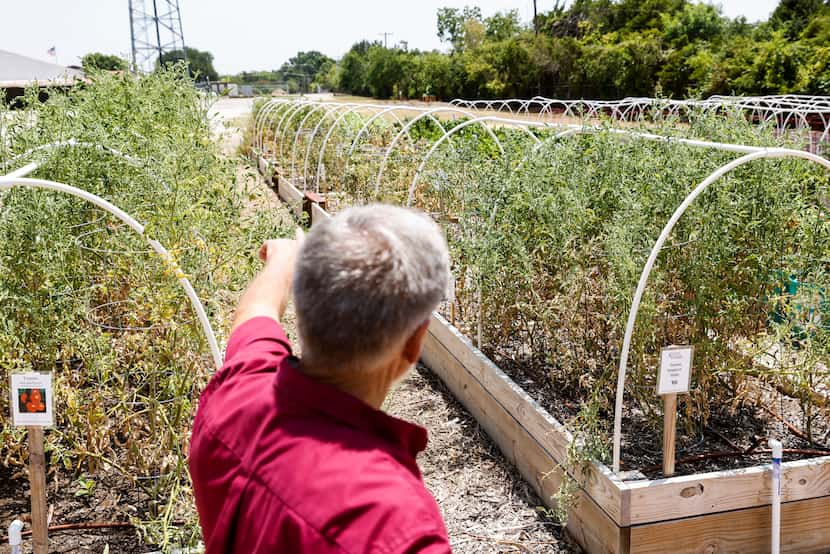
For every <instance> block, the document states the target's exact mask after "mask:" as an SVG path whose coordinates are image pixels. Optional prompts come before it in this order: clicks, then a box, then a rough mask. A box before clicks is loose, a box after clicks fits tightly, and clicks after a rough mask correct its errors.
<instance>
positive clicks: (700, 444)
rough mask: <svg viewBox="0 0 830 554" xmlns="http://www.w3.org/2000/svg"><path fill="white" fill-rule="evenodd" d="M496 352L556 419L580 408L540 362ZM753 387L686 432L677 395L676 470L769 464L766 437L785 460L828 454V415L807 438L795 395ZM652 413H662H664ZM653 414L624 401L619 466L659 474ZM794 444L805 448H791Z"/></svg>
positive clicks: (657, 435) (610, 416)
mask: <svg viewBox="0 0 830 554" xmlns="http://www.w3.org/2000/svg"><path fill="white" fill-rule="evenodd" d="M495 358H496V360H495V361H496V364H497V365H498V366H499V367H501V368H502V369H503V370H504V371H505V372H506V373H507V374H508V375H509V376H510V377H511V378H512V379H513V380H515V381H516V382H517V383H518V384H519V385H520V386H521V387H522V388H523V389H525V390H526V391H527V392H528V393H529V394H530V395H531V396H532V397H533V398H534V399H535V400H536V401H537V402H539V403H540V404H541V405H542V406H543V407H544V408H545V409H546V410H548V412H550V413H551V415H553V416H554V417H555V418H556V419H558V420H559V421H561V422H563V423H567V422H568V421H570V420H571V419H572V418H573V417H574V416H576V414H577V413H578V412H579V409H580V399H579V398H575V397H574V395H568V394H563V392H567V391H561V390H557V388H556V386H555V384H554V383H553V381H552V380H551V379H550V377H549V371H548V368H547V367H546V366H545V365H544V364H541V363H537V362H528V361H516V360H513V359H510V358H502V357H498V356H496V357H495ZM752 389H753V390H751V391H750V392H749V393H748V394H746V396H745V398H744V401H743V402H742V403H740V404H738V405H736V406H731V405H726V406H713V408H712V409H713V412H712V414H711V415H710V418H709V421H708V423H707V425H706V427H705V428H704V430H703V432H702V433H701V432H697V433H694V434H690V433H688V432H685V429H687V428H693V427H696V425H691V422H689V421H688V420H687V418H686V417H685V416H684V415H683V399H682V396H680V397H679V406H678V422H677V425H678V430H677V450H676V458H677V464H676V472H675V475H691V474H694V473H704V472H709V471H720V470H728V469H739V468H745V467H752V466H757V465H761V464H768V463H770V457H771V456H770V452H769V447H768V446H767V439H768V438H777V439H778V440H780V441H781V442H782V443H783V445H784V448H785V452H784V461H789V460H800V459H806V458H813V457H816V456H822V455H827V456H830V447H828V442H829V441H830V420H828V419H827V417H816V418H815V419H814V421H813V423H812V432H813V435H812V436H813V442H812V443H811V442H809V441H808V440H805V438H803V437H799V436H797V433H798V431H800V430H803V429H804V428H805V422H804V417H803V414H802V410H801V409H800V408H799V404H798V401H797V400H795V399H793V398H790V397H788V396H786V395H783V394H781V393H779V392H778V391H776V390H774V389H773V388H772V387H770V386H769V385H767V384H765V383H763V382H761V381H755V383H754V386H753V387H752ZM762 406H763V407H762ZM764 407H765V408H764ZM773 414H775V415H777V416H780V418H779V417H775V415H773ZM656 415H657V416H660V417H662V414H656ZM603 417H604V418H605V422H606V423H607V426H608V430H609V431H608V432H609V435H610V432H611V431H610V430H611V428H612V425H613V413H607V414H603ZM654 418H655V415H654V414H652V415H651V417H649V416H647V415H646V414H644V413H643V412H641V411H639V410H636V409H635V410H632V409H631V408H630V404H629V405H626V408H625V411H624V415H623V422H622V427H623V436H622V441H621V456H622V460H621V466H622V469H623V470H624V471H628V470H637V471H640V472H642V473H643V474H644V475H645V476H646V477H648V478H651V479H656V478H660V477H662V476H663V475H662V459H663V455H662V435H661V429H662V427H661V425H662V424H661V423H660V420H655V419H654ZM782 419H783V420H785V421H787V422H788V423H789V424H790V426H792V427H794V428H795V429H796V431H793V430H792V429H790V427H788V425H787V424H785V423H784V422H783V421H782ZM655 429H657V431H655ZM787 449H789V450H791V451H790V452H788V451H787ZM796 450H801V451H803V452H794V451H796Z"/></svg>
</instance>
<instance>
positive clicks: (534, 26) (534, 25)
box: [533, 0, 539, 36]
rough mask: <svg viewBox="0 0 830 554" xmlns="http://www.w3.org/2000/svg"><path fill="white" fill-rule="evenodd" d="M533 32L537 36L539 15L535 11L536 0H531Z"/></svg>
mask: <svg viewBox="0 0 830 554" xmlns="http://www.w3.org/2000/svg"><path fill="white" fill-rule="evenodd" d="M533 32H534V33H536V36H539V16H538V14H537V13H536V0H533Z"/></svg>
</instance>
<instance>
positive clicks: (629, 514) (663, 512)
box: [257, 157, 830, 553]
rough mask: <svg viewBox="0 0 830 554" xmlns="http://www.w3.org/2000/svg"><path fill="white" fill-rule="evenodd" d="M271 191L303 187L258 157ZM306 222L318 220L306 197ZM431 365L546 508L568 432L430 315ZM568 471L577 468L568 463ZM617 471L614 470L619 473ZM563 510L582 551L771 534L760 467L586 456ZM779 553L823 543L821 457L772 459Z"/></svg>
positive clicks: (299, 198) (723, 547)
mask: <svg viewBox="0 0 830 554" xmlns="http://www.w3.org/2000/svg"><path fill="white" fill-rule="evenodd" d="M257 162H258V165H259V167H260V170H261V171H263V173H264V174H266V175H271V178H272V179H273V182H274V185H275V186H276V188H277V190H278V192H279V194H280V197H281V198H282V199H283V200H284V201H285V202H287V203H288V204H289V205H291V206H292V207H293V208H294V210H295V212H296V213H298V214H299V213H301V212H302V206H303V198H304V196H305V195H304V193H303V192H302V191H301V190H300V189H299V188H298V187H296V186H295V185H294V184H292V182H291V181H290V180H289V179H287V178H286V177H285V176H283V175H281V173H280V171H279V170H278V169H277V170H276V171H273V172H272V171H271V166H270V165H269V163H268V161H267V160H265V159H264V158H262V157H259V159H258V160H257ZM306 205H307V208H308V213H309V217H310V220H311V223H312V224H314V223H316V222H317V221H319V220H320V219H321V218H326V217H328V213H327V212H326V211H325V210H323V209H322V208H320V207H319V205H317V204H315V203H313V202H312V203H310V204H309V203H306ZM423 361H424V363H425V364H426V365H427V366H428V367H429V368H430V369H431V370H432V371H433V372H435V373H436V374H437V375H438V376H439V377H440V378H441V379H442V380H443V381H444V382H445V383H446V384H447V386H448V387H449V389H450V390H451V391H452V392H453V394H454V395H455V396H456V397H457V398H458V399H459V400H460V401H461V402H462V404H464V406H465V407H466V408H467V409H468V410H469V411H470V413H471V414H472V415H473V416H474V417H475V418H476V419H477V420H478V421H479V423H480V424H481V425H482V427H483V428H484V429H485V430H486V431H487V433H488V434H489V435H490V437H491V438H492V439H493V440H494V441H495V442H496V443H497V444H498V445H499V448H500V449H501V451H502V452H503V453H504V455H505V456H506V457H507V458H508V459H509V460H510V461H511V462H512V463H513V464H514V465H515V466H516V468H517V469H518V470H519V471H520V472H521V474H522V475H523V476H524V478H525V479H526V480H527V481H528V482H529V483H530V484H531V485H532V486H533V487H534V489H535V490H536V492H537V493H538V494H539V496H540V497H541V498H542V499H543V501H544V502H545V503H546V504H547V505H548V506H549V507H551V508H554V507H555V501H554V495H555V493H556V492H557V490H558V489H559V486H560V483H561V481H562V478H563V467H564V466H565V464H566V458H567V452H568V447H569V445H570V444H571V442H572V441H573V437H572V435H571V433H570V432H569V431H568V430H567V429H566V428H565V427H564V426H563V425H562V424H561V423H560V422H559V421H557V420H556V418H554V417H553V416H552V415H551V414H550V413H549V412H548V411H546V410H545V409H544V408H543V407H542V406H541V405H540V404H539V403H538V402H537V401H536V400H534V399H533V398H532V397H531V396H530V395H529V394H528V393H527V392H526V391H524V390H523V389H522V388H521V387H520V386H519V385H517V384H516V383H515V382H514V381H513V380H512V379H510V377H508V376H507V375H506V374H505V373H504V372H503V371H502V370H501V369H499V367H497V366H496V365H495V364H494V363H493V362H492V361H491V360H490V359H489V358H487V357H486V356H485V355H484V354H483V353H481V352H480V351H479V350H478V349H477V348H475V347H474V346H473V345H472V343H471V341H470V340H469V339H467V338H466V337H464V336H463V335H462V334H461V333H460V332H459V331H458V329H456V328H455V327H453V326H452V325H450V324H449V323H448V322H447V321H446V320H445V319H444V318H443V317H442V316H441V315H439V314H437V313H436V314H434V315H433V318H432V321H431V324H430V329H429V334H428V339H427V341H426V343H425V346H424V352H423ZM570 471H579V470H578V469H571V470H570ZM621 475H622V474H621ZM572 477H574V478H575V479H577V481H578V482H579V483H580V487H579V488H578V490H577V492H576V496H577V499H576V502H575V503H574V505H573V506H572V507H571V509H570V511H569V519H568V525H567V531H568V533H569V535H570V536H571V537H572V538H573V540H575V541H576V542H577V543H578V544H579V545H580V546H582V547H583V548H584V549H585V550H586V551H587V552H590V553H595V552H596V553H605V552H608V553H664V552H670V551H671V552H742V553H749V552H758V553H762V552H768V551H769V544H770V533H771V513H770V512H771V509H770V501H771V490H770V486H771V479H770V466H769V465H759V466H755V467H750V468H745V469H736V470H725V471H716V472H709V473H700V474H693V475H684V476H679V477H671V478H665V479H638V480H623V479H621V478H620V476H618V475H615V474H614V473H613V472H612V471H611V470H610V469H609V468H608V467H606V466H605V465H603V464H600V463H596V462H594V463H592V464H591V465H590V467H589V468H587V470H586V471H584V472H582V473H581V474H575V475H572ZM781 497H782V503H783V504H782V524H781V529H782V536H781V545H782V551H783V552H799V553H801V552H826V551H827V550H828V547H830V525H828V524H827V521H826V514H827V513H828V510H829V509H830V456H823V457H818V458H812V459H807V460H799V461H791V462H785V463H784V464H783V465H782V486H781Z"/></svg>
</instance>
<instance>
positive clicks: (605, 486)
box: [427, 313, 628, 527]
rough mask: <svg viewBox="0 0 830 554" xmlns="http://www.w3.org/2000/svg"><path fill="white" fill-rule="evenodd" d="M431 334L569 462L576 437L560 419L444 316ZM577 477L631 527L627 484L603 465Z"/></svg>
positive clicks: (436, 316) (607, 509)
mask: <svg viewBox="0 0 830 554" xmlns="http://www.w3.org/2000/svg"><path fill="white" fill-rule="evenodd" d="M429 334H430V335H431V336H432V337H434V338H435V340H437V341H439V342H440V343H441V344H442V345H443V346H444V347H445V348H447V350H449V351H450V352H452V354H453V355H454V356H455V357H456V358H457V359H458V360H459V361H460V362H461V363H462V364H463V365H464V367H465V368H466V371H467V372H469V373H470V375H471V376H473V377H474V378H475V379H476V380H477V381H478V382H479V383H481V385H482V386H483V387H484V388H485V389H486V390H487V391H489V393H490V394H492V395H493V396H494V397H495V398H496V399H497V400H498V402H499V403H500V404H501V405H502V406H503V407H504V409H505V410H506V411H507V412H508V413H510V414H512V415H513V416H514V417H515V418H516V419H517V421H519V422H520V424H521V425H522V427H524V428H525V429H527V431H528V432H529V433H530V436H532V437H533V438H534V439H535V440H536V441H538V442H539V443H540V444H542V445H543V446H544V448H545V449H546V450H547V451H549V452H550V454H551V456H552V457H553V459H554V460H556V461H557V463H560V462H563V461H564V460H565V459H566V457H567V450H568V445H569V443H570V442H571V441H572V440H573V437H572V435H571V434H570V432H569V431H568V430H567V429H566V428H565V427H564V426H563V425H562V424H561V423H559V421H557V420H556V418H554V417H553V416H552V415H550V414H549V413H548V412H547V410H545V409H544V408H542V406H540V405H539V403H538V402H536V401H535V400H533V398H531V397H530V395H529V394H527V392H525V391H524V390H523V389H522V388H521V387H520V386H519V385H517V384H516V383H515V381H513V380H512V379H510V377H508V376H507V375H506V374H505V373H504V372H503V371H502V370H501V369H499V367H498V366H496V365H495V364H494V363H493V362H492V361H491V360H490V359H489V358H487V356H485V355H484V354H483V353H482V352H481V351H480V350H478V349H477V348H475V347H474V346H473V345H472V343H471V342H470V340H469V339H467V337H465V336H464V335H462V334H461V333H460V332H459V331H458V329H456V328H455V327H453V326H452V325H450V324H449V323H448V322H447V321H446V320H445V319H444V318H443V317H442V316H441V315H439V314H437V313H435V314H433V317H432V320H431V321H430V326H429ZM427 365H429V364H427ZM442 378H443V377H442ZM577 477H579V479H580V480H581V481H584V485H583V486H584V488H585V490H586V491H587V492H588V494H589V495H590V496H591V497H592V498H593V499H594V500H595V501H596V502H597V504H598V505H599V506H600V507H601V508H602V510H603V511H605V512H606V513H607V514H608V515H609V516H610V517H611V518H612V519H613V520H614V521H615V522H616V523H617V524H618V525H619V526H621V527H625V526H626V525H627V524H628V502H627V500H628V496H627V484H626V483H624V482H622V481H620V480H619V479H617V478H616V477H614V475H613V473H612V472H611V471H610V470H609V469H608V468H607V467H605V466H603V465H601V464H594V467H593V470H592V471H591V472H590V474H589V475H588V476H577Z"/></svg>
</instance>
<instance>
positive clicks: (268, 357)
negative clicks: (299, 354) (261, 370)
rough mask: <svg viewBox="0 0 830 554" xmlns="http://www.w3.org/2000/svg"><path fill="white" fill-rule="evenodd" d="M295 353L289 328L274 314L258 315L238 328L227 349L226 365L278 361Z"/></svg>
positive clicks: (225, 366)
mask: <svg viewBox="0 0 830 554" xmlns="http://www.w3.org/2000/svg"><path fill="white" fill-rule="evenodd" d="M290 355H291V343H290V342H289V340H288V337H287V336H286V334H285V331H284V330H283V328H282V327H281V326H280V324H279V323H278V322H277V320H275V319H272V318H270V317H263V316H260V317H254V318H252V319H249V320H248V321H246V322H245V323H243V324H242V325H240V326H239V327H237V328H236V330H235V331H234V332H233V333H232V334H231V337H230V339H229V340H228V347H227V348H226V349H225V365H224V366H223V370H224V369H225V368H228V367H229V366H231V365H236V364H239V363H240V362H241V363H242V365H257V364H262V363H265V364H268V363H269V362H270V363H276V364H278V363H279V362H281V361H282V360H283V359H284V358H286V357H287V356H290Z"/></svg>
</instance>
